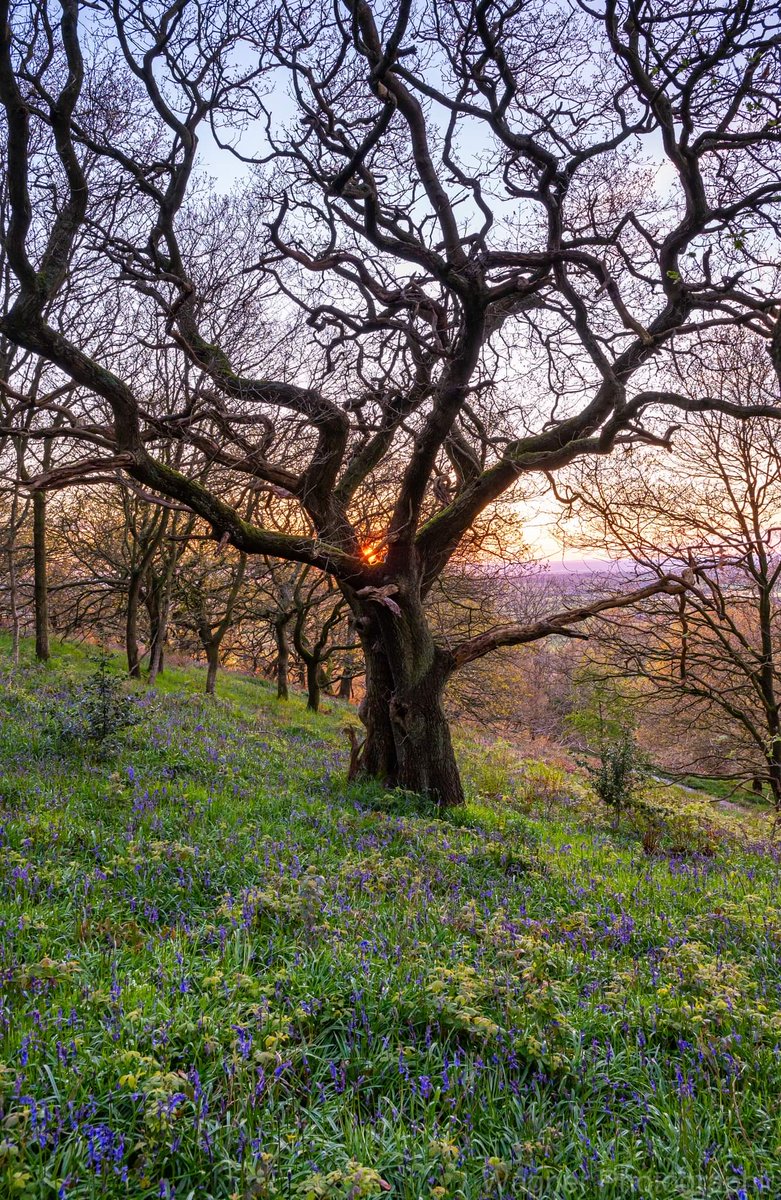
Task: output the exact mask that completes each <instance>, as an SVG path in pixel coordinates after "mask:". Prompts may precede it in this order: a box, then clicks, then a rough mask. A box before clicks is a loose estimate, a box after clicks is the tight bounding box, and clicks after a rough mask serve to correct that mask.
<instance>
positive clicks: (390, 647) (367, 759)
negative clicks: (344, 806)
mask: <svg viewBox="0 0 781 1200" xmlns="http://www.w3.org/2000/svg"><path fill="white" fill-rule="evenodd" d="M367 607H368V606H367ZM372 607H373V608H374V609H380V606H379V605H373V606H372ZM359 628H360V632H361V640H362V643H363V648H364V654H365V656H366V695H365V697H364V700H363V702H362V703H361V706H360V708H359V715H360V716H361V719H362V721H363V722H364V725H365V726H366V741H365V744H364V748H363V753H362V755H361V763H360V768H359V774H361V775H364V776H367V777H371V778H377V779H380V780H381V781H382V782H383V783H385V784H386V785H388V786H390V787H400V788H405V789H406V790H408V791H412V792H419V793H421V794H422V795H426V796H429V797H430V798H431V799H432V800H435V801H436V803H437V804H439V805H440V806H441V807H443V808H446V807H451V806H454V805H458V804H462V803H463V800H464V792H463V788H462V786H461V779H460V776H459V772H458V765H457V763H456V759H455V754H454V751H453V744H452V741H451V737H450V728H449V725H448V721H447V717H446V715H445V709H444V701H443V697H444V690H445V684H446V682H447V679H448V676H449V674H450V671H451V669H452V663H451V662H450V658H449V655H448V654H447V653H446V652H445V651H443V650H440V649H439V648H438V647H436V646H435V645H434V641H433V639H432V637H431V633H430V631H429V629H428V625H427V622H426V618H425V615H424V613H423V607H422V604H421V603H420V601H419V600H418V599H417V598H416V597H414V598H413V599H412V600H410V599H407V601H406V602H405V603H404V604H403V608H402V615H401V616H400V617H399V616H398V615H396V614H395V613H393V612H391V611H389V610H387V609H381V610H380V611H378V612H372V611H369V612H367V613H365V614H364V616H363V618H362V620H361V621H360V622H359Z"/></svg>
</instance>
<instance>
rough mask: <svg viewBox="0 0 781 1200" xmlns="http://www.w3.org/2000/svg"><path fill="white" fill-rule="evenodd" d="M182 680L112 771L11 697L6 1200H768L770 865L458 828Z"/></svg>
mask: <svg viewBox="0 0 781 1200" xmlns="http://www.w3.org/2000/svg"><path fill="white" fill-rule="evenodd" d="M69 653H70V655H71V658H70V660H69V661H70V663H71V667H72V668H73V669H76V668H77V667H78V665H79V664H78V663H75V666H74V655H73V652H69ZM82 669H83V673H84V676H85V677H86V675H87V674H88V670H89V666H88V664H86V663H85V664H84V665H83V667H82ZM166 676H167V677H164V678H163V682H162V684H161V686H160V689H159V693H160V694H159V698H158V700H157V701H156V703H155V705H154V706H153V707H148V708H145V709H144V710H143V712H142V714H141V716H142V719H141V720H140V721H139V722H137V723H136V724H135V725H132V726H130V727H128V728H126V730H125V734H124V735H123V738H122V739H121V740H117V741H116V742H115V743H114V745H113V748H112V749H111V752H110V753H107V754H106V755H105V756H104V757H101V758H95V757H94V756H93V757H86V756H78V755H60V756H52V757H50V758H48V759H46V758H45V757H44V756H43V755H38V756H35V757H30V756H29V755H28V754H27V751H26V747H27V746H28V745H29V738H30V727H31V717H32V719H33V724H34V720H35V708H36V705H38V706H39V707H40V709H41V711H43V710H44V709H45V708H46V705H47V704H48V703H49V699H48V698H47V696H49V697H50V694H51V692H49V693H45V692H44V691H43V690H42V689H44V688H49V689H50V690H51V688H52V686H53V685H52V682H51V676H50V675H49V674H47V676H46V678H45V679H44V678H43V677H42V676H41V673H35V672H30V674H29V676H28V677H27V678H22V679H21V682H19V679H20V678H21V676H19V677H18V678H17V684H16V688H17V690H16V692H15V693H13V694H12V695H10V694H9V695H6V694H5V693H0V728H2V738H0V772H2V775H1V776H0V778H2V788H0V797H1V798H2V799H0V973H1V974H0V1196H2V1197H5V1196H8V1197H13V1196H16V1197H22V1198H24V1200H33V1198H34V1200H39V1198H41V1200H47V1198H48V1197H52V1198H54V1197H58V1198H61V1200H95V1198H96V1197H98V1196H100V1197H104V1196H105V1197H107V1198H108V1200H115V1198H117V1200H118V1198H119V1197H123V1198H127V1197H133V1200H136V1198H139V1200H152V1198H153V1197H154V1198H157V1200H159V1198H160V1197H165V1198H166V1200H186V1198H187V1197H190V1196H197V1197H199V1200H200V1198H201V1197H203V1198H204V1200H210V1198H213V1200H261V1198H264V1197H275V1198H279V1200H289V1198H290V1200H292V1198H299V1200H300V1198H302V1197H303V1198H305V1200H309V1198H314V1200H337V1198H338V1200H346V1198H347V1197H351V1198H352V1200H355V1198H357V1197H359V1196H361V1197H363V1196H366V1197H372V1196H375V1197H379V1196H385V1195H388V1196H389V1197H397V1198H399V1200H421V1198H424V1200H429V1198H431V1200H511V1198H513V1200H514V1198H516V1197H532V1198H534V1197H539V1198H543V1197H549V1196H556V1197H557V1198H559V1197H563V1198H568V1200H576V1198H577V1200H582V1198H589V1197H595V1198H596V1197H599V1198H600V1200H602V1198H607V1200H610V1198H615V1200H623V1198H624V1197H627V1196H642V1197H644V1198H645V1200H669V1198H673V1200H676V1198H677V1200H700V1198H701V1197H705V1196H708V1197H710V1196H713V1197H716V1196H718V1197H724V1198H725V1200H738V1197H746V1198H751V1200H754V1198H762V1200H765V1198H767V1200H770V1198H775V1197H777V1196H779V1195H781V1167H779V1163H780V1162H781V1153H780V1150H781V1127H780V1126H779V1122H778V1114H777V1106H776V1102H775V1098H776V1097H777V1096H778V1095H779V1094H780V1093H781V1051H779V1046H781V974H780V973H779V969H778V948H779V946H781V915H780V914H779V908H778V903H777V896H778V887H779V882H780V880H779V860H778V855H777V853H776V851H775V850H774V848H773V847H772V846H769V845H767V844H764V843H763V842H761V840H760V838H759V836H758V835H757V836H756V837H755V838H754V840H755V842H756V844H755V845H754V846H753V847H752V848H751V849H750V850H749V849H747V848H746V847H745V846H744V845H742V844H741V842H740V840H739V839H738V838H736V837H732V838H726V837H725V838H722V839H721V840H720V841H719V842H718V844H717V845H716V846H715V849H714V850H713V852H712V853H710V855H709V856H708V857H706V856H704V855H701V854H698V853H688V854H686V855H682V854H669V855H662V854H659V855H657V856H654V857H649V856H647V855H645V854H644V853H643V850H642V847H641V846H640V844H639V842H628V841H627V840H626V839H625V838H624V839H621V840H619V839H616V838H614V837H613V836H612V834H611V831H610V830H609V828H607V823H606V822H605V821H602V822H600V821H599V820H598V819H596V818H595V814H594V812H593V811H590V812H589V813H588V816H587V819H584V818H583V817H581V816H579V815H578V812H577V810H576V809H575V808H573V807H572V806H571V805H570V804H569V803H568V804H567V806H562V809H561V810H560V811H559V810H557V808H556V806H555V803H554V802H553V801H552V800H550V799H549V798H548V797H545V798H544V803H542V804H541V807H540V814H539V815H537V816H535V815H533V813H532V812H531V811H528V803H527V800H528V797H527V796H525V795H524V796H521V797H520V800H519V803H520V804H521V806H522V809H523V816H522V819H521V818H519V817H518V815H517V813H514V812H513V811H512V808H511V805H508V804H507V803H506V800H507V799H510V800H512V799H513V797H512V796H510V797H501V798H500V799H497V800H496V802H495V804H494V805H493V807H492V806H491V805H490V804H488V803H487V802H486V801H485V799H483V800H482V801H481V802H480V803H470V805H469V806H468V807H467V809H466V810H465V812H464V813H462V814H461V815H460V817H459V819H458V820H457V821H450V820H444V819H442V816H441V814H438V813H435V812H429V811H426V810H420V811H417V810H416V809H415V806H414V805H413V804H411V803H410V804H408V803H407V798H406V797H399V796H395V797H392V798H391V799H390V800H388V799H385V798H383V794H382V793H379V794H377V795H372V794H371V792H370V789H367V788H366V787H362V788H360V789H353V790H348V789H347V788H346V786H345V784H344V768H345V763H344V754H343V751H342V749H341V745H342V742H343V737H342V735H341V729H342V727H343V725H344V715H345V714H344V711H342V710H340V709H339V706H338V705H337V704H336V703H335V704H334V710H335V711H334V712H333V713H331V714H324V715H320V716H312V715H310V714H307V713H306V712H305V710H304V704H303V702H302V701H301V702H299V701H298V700H296V699H293V700H291V702H290V704H289V705H287V706H280V705H277V704H276V703H275V701H274V699H273V693H272V691H271V690H270V689H268V688H266V687H265V685H263V684H259V683H257V682H254V681H248V680H241V679H238V678H230V677H228V676H226V677H225V678H224V679H223V681H222V688H223V703H222V704H221V705H210V704H207V703H206V702H204V701H202V700H201V699H200V697H198V696H195V695H191V694H189V692H190V691H191V690H192V688H193V686H194V680H193V675H192V673H189V672H171V673H170V674H169V673H168V672H167V673H166ZM55 686H56V685H55ZM19 689H21V692H23V693H24V694H23V695H22V694H21V693H20V690H19ZM44 726H45V717H41V728H43V727H44ZM525 770H526V767H524V771H525ZM519 776H520V777H521V778H522V776H523V771H521V772H519ZM566 790H567V794H568V795H569V794H570V793H571V789H569V788H567V789H566ZM6 797H13V800H12V802H11V801H8V802H5V798H6ZM20 798H21V801H23V802H20ZM758 828H759V827H757V829H758ZM752 836H753V835H752Z"/></svg>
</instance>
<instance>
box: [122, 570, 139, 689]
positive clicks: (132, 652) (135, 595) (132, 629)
mask: <svg viewBox="0 0 781 1200" xmlns="http://www.w3.org/2000/svg"><path fill="white" fill-rule="evenodd" d="M142 578H143V577H142V576H141V575H140V574H138V573H136V574H134V575H132V576H131V579H130V587H129V588H128V593H127V614H126V617H125V652H126V654H127V671H128V675H129V676H130V678H131V679H140V678H141V656H140V654H139V651H138V604H139V599H140V595H141V581H142Z"/></svg>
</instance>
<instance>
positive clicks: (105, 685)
mask: <svg viewBox="0 0 781 1200" xmlns="http://www.w3.org/2000/svg"><path fill="white" fill-rule="evenodd" d="M93 661H94V669H93V671H92V674H91V675H90V676H89V677H88V678H87V680H86V681H85V682H84V683H83V684H81V685H80V686H79V687H77V689H76V690H75V691H74V692H73V693H72V694H71V696H70V698H69V699H68V700H67V701H66V702H65V703H63V704H60V705H58V707H57V708H56V709H55V712H54V721H55V724H56V726H57V732H58V734H59V738H60V740H61V741H62V742H64V743H65V744H66V745H85V744H87V745H92V746H97V747H98V748H99V749H100V750H101V752H104V753H105V752H107V751H108V750H109V749H110V748H111V747H112V746H114V745H116V743H117V742H118V741H119V739H120V737H121V735H122V734H123V733H124V732H125V730H127V729H129V728H131V726H133V725H135V724H136V723H137V722H138V720H139V719H140V711H139V703H138V700H137V699H136V698H135V697H134V696H131V695H128V693H127V692H126V691H125V690H124V687H123V684H122V680H121V679H120V677H119V676H118V675H117V674H116V673H115V672H114V671H113V670H112V667H111V658H110V656H109V655H108V654H106V653H105V651H101V653H100V654H98V655H97V656H96V658H95V659H94V660H93Z"/></svg>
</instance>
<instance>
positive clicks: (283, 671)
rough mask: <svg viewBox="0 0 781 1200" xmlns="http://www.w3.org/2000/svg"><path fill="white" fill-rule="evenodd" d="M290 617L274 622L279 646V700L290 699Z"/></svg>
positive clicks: (275, 638)
mask: <svg viewBox="0 0 781 1200" xmlns="http://www.w3.org/2000/svg"><path fill="white" fill-rule="evenodd" d="M289 620H290V618H289V617H287V618H285V620H284V621H275V622H274V641H275V642H276V645H277V666H276V669H277V699H278V700H287V699H289V691H288V674H289V672H290V647H289V645H288V641H287V626H288V621H289Z"/></svg>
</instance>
